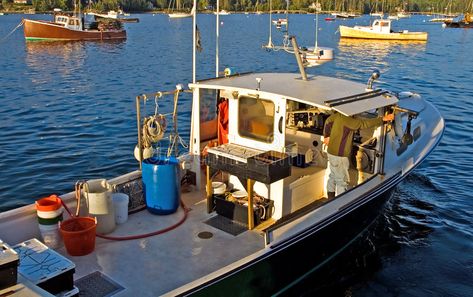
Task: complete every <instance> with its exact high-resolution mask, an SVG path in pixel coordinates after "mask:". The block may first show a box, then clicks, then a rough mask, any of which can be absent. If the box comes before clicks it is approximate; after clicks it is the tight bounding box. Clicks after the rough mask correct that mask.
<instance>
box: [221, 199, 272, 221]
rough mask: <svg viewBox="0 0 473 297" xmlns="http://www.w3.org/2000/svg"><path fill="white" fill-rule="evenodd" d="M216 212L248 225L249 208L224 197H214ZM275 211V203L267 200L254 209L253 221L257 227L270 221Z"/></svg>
mask: <svg viewBox="0 0 473 297" xmlns="http://www.w3.org/2000/svg"><path fill="white" fill-rule="evenodd" d="M214 201H215V211H216V212H217V213H218V214H219V215H221V216H224V217H226V218H228V219H231V220H232V221H235V222H238V223H241V224H244V225H248V206H247V205H241V204H239V203H235V202H233V201H228V200H226V199H225V197H224V196H223V195H214ZM273 210H274V201H272V200H270V199H265V200H264V201H263V203H261V204H257V205H256V206H255V207H253V221H254V223H255V225H259V224H260V223H261V222H263V221H265V220H267V219H269V218H270V217H271V215H272V213H273Z"/></svg>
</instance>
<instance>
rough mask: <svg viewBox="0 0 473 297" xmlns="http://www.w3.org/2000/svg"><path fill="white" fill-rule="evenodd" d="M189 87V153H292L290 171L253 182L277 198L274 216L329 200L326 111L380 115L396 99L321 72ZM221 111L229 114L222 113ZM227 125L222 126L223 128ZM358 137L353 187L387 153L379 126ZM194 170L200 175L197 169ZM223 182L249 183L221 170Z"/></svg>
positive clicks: (260, 190) (260, 192)
mask: <svg viewBox="0 0 473 297" xmlns="http://www.w3.org/2000/svg"><path fill="white" fill-rule="evenodd" d="M190 88H191V89H193V98H194V100H193V114H192V128H191V129H192V130H191V147H190V150H191V153H192V154H193V155H198V156H200V155H201V153H202V151H207V150H208V149H209V147H210V149H211V150H214V151H218V153H219V154H220V153H221V154H222V155H224V156H226V157H228V158H230V159H232V158H233V159H235V160H240V161H242V160H243V161H244V159H245V156H243V155H241V154H244V153H243V152H246V153H249V152H250V153H249V154H257V153H261V154H263V153H268V152H279V153H284V154H287V155H289V157H290V159H289V160H290V165H291V169H290V173H289V175H287V176H285V177H284V178H282V179H280V180H278V181H276V182H273V183H264V182H258V181H256V182H255V184H254V191H255V193H257V194H258V195H260V196H262V197H264V198H265V199H270V200H272V201H274V212H273V213H272V219H273V220H279V219H281V218H283V217H284V216H287V215H289V214H291V213H293V212H296V211H298V210H299V209H302V208H304V207H305V206H307V205H309V204H311V203H314V202H316V201H318V200H323V199H324V197H326V193H324V178H325V173H326V168H327V159H326V154H325V153H324V148H323V127H324V122H325V120H326V119H327V118H328V116H329V115H330V114H331V113H333V112H335V111H337V112H340V113H342V114H344V115H347V116H354V117H359V116H362V117H378V116H381V115H383V114H384V113H385V112H386V111H387V109H390V108H392V107H393V106H395V105H396V104H397V102H398V98H397V97H396V96H394V95H393V94H391V93H389V92H387V91H382V90H366V88H365V85H363V84H359V83H354V82H351V81H346V80H342V79H334V78H328V77H324V76H313V77H309V79H308V80H307V81H303V80H302V79H301V78H300V76H299V75H297V74H277V73H265V74H244V75H237V76H232V77H225V78H216V79H210V80H204V81H199V82H197V83H195V84H191V85H190ZM222 106H225V108H226V110H222ZM222 113H224V114H228V117H224V118H223V117H222ZM224 122H227V123H228V126H227V127H223V126H225V125H224ZM222 127H223V129H225V131H222ZM222 134H226V135H225V136H224V137H222ZM355 135H356V136H355V139H354V145H353V158H352V168H351V169H350V175H351V187H352V188H354V187H357V186H358V185H360V184H362V183H364V182H365V181H367V180H369V179H370V178H371V177H373V176H375V175H377V174H380V173H383V171H384V168H383V164H384V155H385V154H384V150H385V145H384V143H385V137H384V136H385V127H384V126H381V127H376V128H368V129H364V130H361V131H358V132H357V133H356V134H355ZM212 147H216V149H213V148H212ZM250 148H251V149H250ZM255 150H256V152H254V151H255ZM196 172H197V176H198V178H197V179H198V180H200V179H201V177H200V176H199V174H198V173H199V172H200V171H199V170H196ZM207 178H209V176H207ZM225 179H226V180H225V182H226V183H228V184H231V185H232V186H233V187H234V188H236V189H243V190H244V189H245V188H246V184H245V181H244V180H242V178H240V177H239V176H238V174H228V175H225ZM197 184H200V183H199V182H198V183H197ZM210 209H211V207H210V208H209V211H210Z"/></svg>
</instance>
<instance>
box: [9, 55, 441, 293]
mask: <svg viewBox="0 0 473 297" xmlns="http://www.w3.org/2000/svg"><path fill="white" fill-rule="evenodd" d="M295 57H296V59H297V61H298V64H299V65H300V66H302V63H301V61H300V56H299V55H298V54H297V53H296V55H295ZM226 74H227V76H225V77H215V78H211V79H208V80H201V81H195V82H193V83H191V84H189V85H188V87H189V90H188V91H190V92H191V93H192V98H193V100H192V115H191V131H190V141H189V151H188V153H187V154H185V155H182V156H179V157H178V159H177V161H176V160H174V161H173V163H169V164H168V163H162V164H161V163H159V164H158V163H157V164H154V163H153V162H151V161H143V162H142V163H141V162H140V165H141V167H140V166H138V164H137V167H136V170H134V171H131V172H130V173H129V174H126V175H123V176H120V177H117V178H113V179H109V180H107V184H109V185H110V187H107V192H108V191H112V189H113V191H116V192H121V193H126V194H127V195H128V196H129V198H130V203H129V210H130V213H129V216H128V221H127V222H126V223H124V224H121V225H118V226H117V227H116V228H115V229H114V230H113V231H111V233H108V234H106V235H100V236H99V237H97V238H96V241H95V245H94V246H93V249H92V251H89V252H88V253H86V254H84V255H81V256H71V255H70V252H69V250H68V249H67V248H68V246H66V247H64V246H61V245H59V246H58V247H55V248H54V250H55V252H57V253H58V254H59V256H60V257H63V258H64V259H65V260H67V263H73V264H71V265H73V266H74V275H73V277H72V275H71V269H69V270H68V271H69V274H68V277H67V280H64V279H62V280H59V281H56V282H58V283H61V284H63V285H64V283H67V284H66V285H67V286H69V287H71V290H72V287H74V288H73V289H76V288H78V289H80V290H87V288H88V287H87V286H88V284H95V283H97V282H101V283H102V284H104V285H106V286H108V288H111V289H110V290H109V291H108V292H109V294H114V296H130V295H136V296H159V295H163V296H188V295H199V296H218V295H225V296H248V295H251V296H270V295H282V294H285V293H286V294H288V292H290V290H291V288H292V286H294V285H295V284H296V283H297V282H298V280H300V279H302V278H304V277H305V276H307V275H308V274H311V273H316V272H317V271H318V269H319V268H320V267H323V265H324V263H326V262H327V261H328V260H329V259H331V258H333V257H335V256H336V255H337V254H338V253H339V252H340V251H342V250H343V249H344V248H346V247H347V246H349V244H350V243H351V242H352V241H353V240H354V239H355V238H357V237H358V236H359V235H360V234H362V233H363V231H364V230H366V229H367V228H368V227H369V226H370V225H371V223H372V222H373V221H374V220H375V219H376V218H377V217H378V215H380V213H381V212H382V209H383V205H384V203H385V202H386V201H387V200H388V199H389V198H390V196H391V192H392V190H393V189H394V188H395V187H396V186H397V185H398V184H399V183H400V182H401V181H402V180H403V179H405V178H406V177H407V176H408V175H409V173H410V172H412V170H414V169H415V168H416V167H417V166H419V165H420V164H421V163H422V161H424V160H425V159H426V158H428V156H429V154H430V153H431V152H432V151H433V150H434V149H435V147H436V146H437V145H438V143H439V141H440V139H441V137H442V134H443V131H444V125H445V123H444V120H443V118H442V116H441V115H440V113H439V112H438V110H437V109H436V108H435V107H434V106H433V105H432V104H431V103H429V102H428V101H427V100H424V99H423V98H422V97H421V96H420V95H419V94H416V93H413V92H400V93H397V92H393V91H389V90H385V89H381V88H377V87H376V83H375V80H376V79H377V78H378V77H379V73H378V72H374V73H373V74H372V75H371V77H370V78H369V80H368V84H365V83H360V82H356V81H349V80H346V79H340V78H336V77H328V76H321V75H307V74H306V73H305V71H304V68H303V67H301V68H300V73H246V74H232V73H231V71H226ZM183 91H184V90H183V87H182V86H180V85H178V86H177V87H176V89H175V90H171V91H160V92H155V93H152V94H145V95H139V96H137V97H136V100H135V101H130V107H131V106H132V105H135V104H136V106H137V112H138V114H137V126H138V133H137V134H138V139H139V148H140V149H139V152H140V153H139V154H138V156H142V149H143V147H142V146H141V143H142V138H141V137H142V135H144V134H143V133H142V131H141V123H142V121H141V120H142V119H141V115H140V113H139V112H140V102H142V101H143V100H147V98H157V99H156V100H161V101H162V100H167V98H171V99H170V100H171V103H174V106H175V107H177V106H178V104H177V100H178V98H179V95H180V94H181V93H182V92H183ZM172 100H174V101H172ZM217 106H218V114H217V113H215V112H205V111H208V110H209V108H215V107H217ZM333 112H339V113H342V114H344V115H347V116H353V117H373V118H374V117H380V116H382V115H384V114H385V113H390V112H394V113H395V115H396V116H395V122H394V123H386V124H383V125H382V126H380V127H375V128H367V129H361V130H360V131H359V133H357V135H356V137H355V139H354V146H353V149H354V151H355V152H357V155H358V157H357V158H356V160H357V162H354V160H355V159H353V160H352V161H353V162H354V164H352V166H351V167H350V169H349V171H350V175H351V176H352V179H351V181H350V186H349V190H348V191H346V192H344V193H342V194H340V195H338V196H336V197H335V198H333V199H327V198H326V193H325V189H324V177H325V175H326V167H327V158H326V154H325V152H324V150H323V147H322V139H323V128H324V122H325V120H326V118H327V116H328V115H329V114H331V113H333ZM227 116H228V117H227ZM226 120H228V121H226ZM225 123H228V124H225ZM175 127H176V126H175ZM110 137H112V136H110ZM138 159H140V160H141V159H142V158H141V157H139V158H138ZM146 164H151V165H153V166H154V165H156V166H168V165H172V167H171V168H173V169H172V170H176V172H177V173H176V174H175V175H174V176H175V179H174V180H165V181H164V182H163V180H162V179H159V178H158V179H157V180H153V177H154V175H155V174H158V173H152V172H149V171H147V170H145V168H147V166H148V165H146ZM160 168H161V169H160V170H164V168H167V167H160ZM130 169H131V168H130ZM153 172H154V171H153ZM155 172H159V170H158V171H155ZM215 173H217V174H215ZM104 175H106V173H104ZM181 177H182V178H181ZM159 182H160V184H159V186H158V183H159ZM143 183H144V184H145V187H143ZM181 184H183V185H186V186H185V187H181ZM184 188H185V189H186V191H184ZM84 189H85V188H84ZM89 190H90V189H89ZM152 190H154V192H153V191H152ZM171 192H172V195H170V194H169V193H171ZM85 193H86V191H85V190H83V191H80V190H79V191H78V192H71V193H62V194H61V195H60V196H61V198H62V201H63V202H64V205H65V206H67V207H68V208H70V209H74V208H75V206H76V202H77V201H76V197H77V196H78V197H81V196H86V194H85ZM222 193H223V194H222ZM83 198H84V197H83ZM85 198H86V199H91V198H90V197H85ZM88 201H89V202H91V200H88ZM151 201H153V203H154V202H156V201H160V203H163V202H165V203H168V202H169V203H170V204H175V205H176V208H175V209H173V211H172V212H171V213H169V212H168V214H167V215H156V214H155V213H156V210H162V209H159V205H158V206H155V205H154V204H153V203H151ZM179 201H180V202H181V207H179V208H177V205H178V204H179ZM77 204H78V205H81V203H80V200H79V202H78V203H77ZM140 205H141V206H143V207H144V206H145V207H146V208H147V209H148V210H149V211H138V212H136V210H137V209H140ZM82 206H83V207H81V212H79V214H80V215H81V216H85V215H87V211H89V214H88V215H90V216H94V213H93V212H91V210H90V207H91V205H90V203H89V204H87V205H86V204H83V205H82ZM87 207H89V208H87ZM153 209H154V210H153ZM133 210H134V211H133ZM152 210H153V211H152ZM101 211H102V209H101ZM111 213H113V212H107V211H105V212H104V213H101V215H106V216H110V215H111ZM97 217H99V215H97ZM64 219H67V220H70V218H69V215H67V213H66V212H64ZM92 221H93V220H92ZM98 222H99V223H98V224H102V223H101V221H100V220H99V221H98ZM65 225H66V223H65V222H63V223H62V224H61V226H65ZM60 228H64V227H60ZM61 230H62V229H61ZM71 232H72V231H71ZM76 232H78V231H76ZM33 238H41V233H40V230H39V228H38V213H37V210H36V208H35V205H34V204H32V205H28V206H24V207H20V208H17V209H13V210H9V211H5V212H2V213H0V239H2V240H3V241H4V242H5V243H8V244H9V245H10V246H16V248H17V250H18V251H20V250H22V249H24V248H25V247H27V246H31V245H32V243H36V241H35V240H33ZM81 244H83V242H82V241H81V240H79V241H76V247H77V246H80V245H81ZM35 246H38V245H35ZM46 249H47V248H45V247H41V249H39V250H38V249H36V250H34V253H42V252H44V251H45V250H46ZM49 249H53V248H52V247H50V248H49ZM20 256H24V254H23V255H20ZM16 262H18V261H16ZM12 263H14V261H12ZM22 263H26V262H22V261H20V264H19V265H20V268H19V269H20V270H22V266H21V265H22ZM41 264H42V263H39V264H37V265H41ZM16 265H17V264H11V265H10V266H8V269H13V267H15V268H16ZM288 267H290V273H288V270H287V269H288ZM23 271H24V270H23ZM55 273H56V276H57V275H58V274H59V275H60V274H61V273H62V272H55ZM56 280H57V279H56ZM18 281H19V282H20V283H21V284H23V283H25V284H26V283H28V282H30V283H31V282H33V286H36V285H39V286H41V285H42V283H41V281H40V280H39V281H38V280H37V279H36V280H34V279H29V278H28V275H27V274H26V275H23V274H21V277H19V278H18ZM15 282H16V279H15ZM29 285H30V284H29ZM45 287H46V286H43V289H48V288H49V287H46V288H45ZM83 288H86V289H83ZM49 289H50V288H49ZM50 290H51V289H50ZM91 290H92V289H91ZM92 292H95V291H92ZM110 292H112V293H110ZM43 293H44V296H47V295H46V294H48V293H46V292H44V291H43ZM54 294H55V293H54Z"/></svg>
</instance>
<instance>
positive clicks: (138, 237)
mask: <svg viewBox="0 0 473 297" xmlns="http://www.w3.org/2000/svg"><path fill="white" fill-rule="evenodd" d="M78 185H80V186H78ZM82 185H83V183H82V182H79V181H78V182H76V197H77V192H79V199H78V203H77V205H78V206H77V211H76V213H78V212H79V204H80V188H81V187H82ZM78 189H79V190H78ZM61 204H62V206H63V207H64V209H65V210H66V211H67V213H68V214H69V215H70V216H71V217H77V216H78V215H74V214H73V213H72V212H71V210H70V209H69V207H67V205H66V203H64V201H63V200H62V199H61ZM180 206H181V208H182V209H183V210H184V215H183V216H182V218H181V219H180V220H179V221H178V222H177V223H175V224H173V225H171V226H169V227H166V228H163V229H160V230H156V231H153V232H150V233H144V234H137V235H128V236H108V235H102V234H95V236H97V237H99V238H103V239H108V240H117V241H122V240H133V239H141V238H146V237H151V236H155V235H159V234H163V233H166V232H168V231H171V230H173V229H176V228H177V227H179V226H180V225H182V224H183V223H184V222H185V221H186V219H187V214H188V213H189V211H190V209H189V208H187V207H186V206H185V204H184V202H182V200H181V201H180ZM143 209H144V208H143Z"/></svg>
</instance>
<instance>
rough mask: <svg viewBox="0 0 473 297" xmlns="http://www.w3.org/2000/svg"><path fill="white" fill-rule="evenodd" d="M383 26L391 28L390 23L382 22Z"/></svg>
mask: <svg viewBox="0 0 473 297" xmlns="http://www.w3.org/2000/svg"><path fill="white" fill-rule="evenodd" d="M381 26H382V27H389V23H388V22H381Z"/></svg>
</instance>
